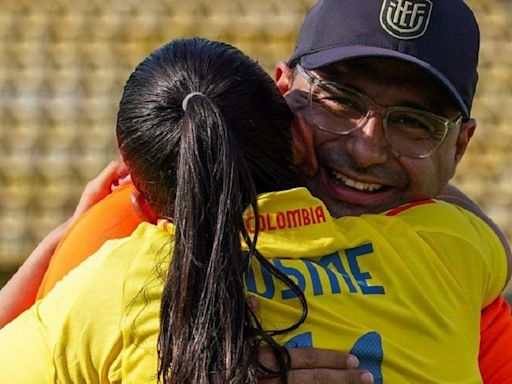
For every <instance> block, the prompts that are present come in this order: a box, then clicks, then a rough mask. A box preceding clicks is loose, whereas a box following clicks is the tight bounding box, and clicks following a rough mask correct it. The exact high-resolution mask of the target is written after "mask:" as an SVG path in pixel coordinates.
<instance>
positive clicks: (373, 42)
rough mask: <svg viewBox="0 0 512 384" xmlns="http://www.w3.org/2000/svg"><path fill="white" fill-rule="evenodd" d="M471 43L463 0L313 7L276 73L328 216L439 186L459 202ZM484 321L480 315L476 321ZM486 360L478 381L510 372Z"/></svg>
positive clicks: (382, 206)
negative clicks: (454, 185) (456, 187)
mask: <svg viewBox="0 0 512 384" xmlns="http://www.w3.org/2000/svg"><path fill="white" fill-rule="evenodd" d="M478 50H479V31H478V25H477V22H476V20H475V18H474V16H473V14H472V12H471V10H470V9H469V8H468V7H467V6H466V5H465V4H464V3H463V2H462V1H460V0H450V1H437V2H433V1H428V0H412V1H405V0H371V1H360V0H322V1H319V2H318V3H316V4H315V6H314V7H313V8H312V9H311V11H310V12H309V13H308V15H307V16H306V18H305V20H304V23H303V25H302V28H301V31H300V35H299V38H298V41H297V45H296V49H295V52H294V54H293V56H292V57H291V59H290V60H289V62H288V63H280V64H279V65H278V66H277V68H276V82H277V85H278V87H279V88H280V90H281V92H282V93H283V94H284V95H285V96H286V97H287V100H288V102H289V104H290V106H291V108H292V109H293V110H294V112H295V114H296V117H297V118H296V124H297V125H299V126H301V127H302V132H303V134H304V136H305V137H306V138H308V140H309V141H310V142H311V145H310V146H309V148H304V149H303V150H305V151H306V152H308V154H309V158H310V162H309V164H308V165H307V166H306V167H305V171H306V173H307V175H308V179H307V183H308V188H309V189H310V190H311V191H312V192H313V194H314V195H316V196H317V197H319V198H320V199H322V200H323V201H324V202H325V203H326V205H327V207H328V208H329V210H330V211H331V213H332V214H333V215H335V216H345V215H360V214H363V213H376V212H382V211H385V210H388V209H390V208H393V207H397V206H400V205H402V204H405V203H407V202H411V201H418V200H423V199H426V198H431V197H436V196H440V195H443V194H445V192H447V191H450V195H451V196H450V197H449V198H448V199H447V200H450V201H452V202H457V200H458V196H460V195H458V192H455V195H454V194H452V191H451V189H449V188H447V184H448V181H449V180H450V179H451V177H452V176H453V174H454V172H455V169H456V166H457V164H458V163H459V161H460V160H461V158H462V156H463V155H464V152H465V150H466V147H467V145H468V143H469V141H470V139H471V137H472V135H473V133H474V131H475V128H476V122H475V121H474V120H473V119H471V118H470V111H471V104H472V101H473V96H474V92H475V88H476V82H477V77H478V75H477V63H478ZM443 190H444V192H443ZM457 195H458V196H457ZM441 197H442V196H441ZM463 205H465V206H466V207H467V208H470V209H471V210H473V211H475V210H476V211H478V209H477V208H476V207H474V206H473V207H472V208H471V207H469V206H467V205H466V203H463ZM479 213H480V214H481V212H479ZM488 222H489V224H490V225H491V226H493V227H494V228H495V229H496V231H497V233H499V234H500V237H501V240H502V242H503V244H504V246H505V248H506V249H507V250H508V256H509V258H508V265H509V270H508V276H510V269H511V268H510V266H511V264H510V251H509V248H508V245H507V244H506V240H505V238H504V236H503V234H502V233H501V232H500V231H499V230H498V229H497V228H496V227H495V225H494V224H492V222H490V221H489V220H488ZM497 308H501V310H502V313H503V316H504V317H503V318H502V321H505V322H507V321H508V322H509V323H510V308H508V307H507V306H506V304H505V305H504V306H503V302H502V301H501V300H498V302H496V303H495V304H493V305H491V306H490V308H489V309H488V312H489V313H490V314H492V315H494V314H495V313H496V312H495V311H497ZM484 312H485V311H484ZM489 317H491V318H493V320H492V321H490V322H489V321H488V320H487V319H488V318H489ZM503 319H505V320H503ZM493 322H495V323H499V321H498V320H496V318H495V317H493V316H485V313H484V317H483V321H482V325H483V326H487V327H489V323H490V324H492V323H493ZM501 324H503V323H501ZM505 328H506V327H505ZM486 329H488V328H483V329H482V332H483V334H484V335H485V331H486ZM506 334H508V335H510V332H508V333H506ZM485 343H486V341H485V339H483V340H482V344H485ZM509 345H510V344H508V345H507V344H501V345H498V344H495V345H494V346H493V347H492V350H494V351H498V350H501V352H500V353H501V357H502V358H503V361H505V363H503V364H502V365H501V367H503V366H505V365H506V362H510V361H512V351H511V348H510V347H509ZM505 351H507V352H505ZM505 353H506V354H507V357H506V358H505V357H504V354H505ZM486 355H494V353H492V352H491V350H481V361H484V360H486V357H485V356H486ZM500 364H501V363H500ZM509 364H510V363H509ZM487 369H488V368H486V367H483V366H482V373H483V377H484V379H485V380H486V382H491V381H490V380H491V379H492V380H493V382H497V383H498V382H499V383H504V382H506V380H510V379H508V377H509V375H508V376H507V375H503V376H499V373H497V371H498V370H499V367H497V366H495V367H494V368H489V371H488V370H487Z"/></svg>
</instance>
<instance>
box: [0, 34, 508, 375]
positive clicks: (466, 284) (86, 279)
mask: <svg viewBox="0 0 512 384" xmlns="http://www.w3.org/2000/svg"><path fill="white" fill-rule="evenodd" d="M290 119H291V116H290V112H289V111H288V109H287V108H286V105H285V104H284V102H283V101H282V99H281V98H280V96H279V95H278V93H277V90H276V89H275V88H274V86H273V83H272V81H271V79H270V78H268V76H266V75H265V74H264V72H263V71H262V70H261V68H260V67H259V66H258V65H257V64H256V63H254V62H252V61H251V60H250V59H248V58H247V57H245V56H243V55H242V54H241V53H240V52H239V51H236V50H235V49H234V48H232V47H230V46H227V45H225V44H222V43H214V42H208V41H205V40H200V39H192V40H182V41H176V42H173V43H171V44H169V45H166V46H164V47H163V48H161V49H160V50H158V51H156V52H155V53H154V54H152V55H151V56H150V57H149V58H148V59H146V60H145V61H144V62H143V63H142V64H141V65H140V66H139V67H137V69H136V70H135V72H134V73H133V74H132V76H131V77H130V79H129V80H128V82H127V85H126V88H125V92H124V95H123V98H122V101H121V104H120V111H119V115H118V126H117V129H118V140H119V146H120V149H121V153H122V155H123V158H124V159H125V161H126V162H127V164H128V166H129V167H130V170H131V175H132V178H133V180H134V183H135V185H136V187H137V189H138V190H139V191H140V192H141V193H142V195H143V196H144V197H145V199H146V200H147V201H148V202H149V203H150V205H151V207H152V208H153V209H154V211H155V212H157V213H158V216H159V217H160V218H161V219H163V220H161V221H160V223H159V224H158V226H155V225H151V224H142V225H141V226H139V227H138V229H137V230H136V231H135V233H134V234H133V235H132V236H131V237H129V238H126V239H121V240H116V241H113V242H109V243H107V244H106V245H105V246H104V247H103V248H102V249H101V250H100V251H99V252H98V253H97V254H96V255H94V256H92V257H91V258H89V259H88V260H86V261H85V262H84V263H83V264H82V265H81V266H80V267H79V268H77V269H76V270H75V271H73V272H72V273H71V274H70V275H69V276H68V278H66V279H64V281H63V282H62V283H61V284H59V285H58V286H57V287H56V288H55V290H54V291H52V292H51V293H50V294H49V295H48V296H47V298H46V299H44V300H42V301H40V302H38V303H37V304H36V305H35V306H34V307H32V308H31V309H30V310H29V311H28V312H26V313H25V314H23V315H21V316H20V317H19V318H18V319H16V320H15V321H13V322H12V323H11V324H9V325H8V326H6V327H5V328H4V329H3V330H2V331H0V377H1V378H2V379H3V380H4V381H6V382H29V383H37V382H121V381H124V382H137V383H140V382H154V381H155V380H156V378H157V377H158V379H159V380H160V381H161V382H165V383H188V382H190V383H198V382H200V383H207V382H220V383H225V382H230V383H242V382H255V380H256V376H257V371H258V366H257V363H256V361H257V359H256V356H255V355H256V347H257V346H258V345H259V344H260V343H262V342H263V343H267V344H270V345H271V346H273V348H274V350H275V351H276V356H277V357H278V359H280V362H281V363H280V376H281V378H282V379H283V380H285V373H286V368H287V358H286V354H285V353H284V352H283V351H282V350H281V349H280V348H279V347H278V346H277V345H276V342H275V341H274V340H273V339H272V337H273V338H274V339H275V340H276V341H277V342H279V343H285V342H288V345H289V346H293V345H300V346H311V345H313V346H316V347H323V348H339V349H342V350H347V349H350V348H352V350H353V352H354V354H357V355H358V356H359V357H360V360H362V361H363V362H364V363H365V364H366V368H368V369H370V370H371V372H372V373H373V374H374V377H375V382H382V378H383V377H384V378H386V381H389V382H400V380H402V381H404V380H407V381H408V382H424V383H427V382H451V381H454V382H455V381H458V382H468V383H469V382H478V380H479V377H480V376H479V373H478V365H477V356H478V321H479V313H480V310H481V308H482V307H483V306H485V304H487V303H489V302H490V301H492V300H493V299H494V298H495V297H496V296H497V295H498V294H499V292H500V290H501V289H502V287H503V285H504V280H505V277H504V272H503V271H504V270H505V268H504V265H505V257H504V255H503V249H502V247H501V245H500V243H499V240H498V239H497V238H496V236H495V235H494V233H493V232H492V231H491V230H490V229H489V228H488V227H487V226H486V225H485V224H484V223H483V222H481V221H480V220H478V219H477V218H476V217H474V216H472V215H471V214H469V213H467V212H465V211H462V210H459V209H457V208H454V207H452V206H450V205H447V204H443V203H437V202H433V201H428V202H424V204H422V205H419V206H408V207H403V208H402V209H400V210H397V211H393V212H389V213H388V215H367V216H364V217H361V218H356V217H352V218H346V219H341V220H333V219H332V218H331V217H330V216H329V214H328V212H327V210H326V209H325V206H324V205H323V204H322V203H321V202H320V201H318V200H316V199H314V198H313V197H311V196H310V195H309V194H308V192H307V191H306V190H305V189H302V188H296V189H291V190H287V191H281V190H283V189H287V188H293V187H296V186H298V185H300V180H299V178H298V177H297V176H296V174H295V172H294V170H293V167H292V165H291V164H292V153H291V149H290V148H291V147H290V141H291V136H290V131H289V128H288V127H289V123H290ZM271 191H280V192H271ZM265 192H267V193H265ZM256 194H262V195H260V196H259V198H258V200H257V201H258V204H256ZM247 206H250V207H251V208H250V209H249V210H247V211H245V208H246V207H247ZM427 212H430V216H427V217H428V218H429V219H428V220H425V215H426V213H427ZM432 212H434V214H432ZM420 218H421V219H422V220H419V219H420ZM171 223H173V224H171ZM452 227H456V228H457V229H458V230H457V232H456V233H455V232H453V231H450V228H452ZM390 233H392V234H393V236H392V238H391V237H390V238H388V234H390ZM239 234H242V236H241V237H240V236H239ZM256 244H257V245H258V251H256V249H255V245H256ZM446 244H450V245H451V247H448V248H446V247H445V245H446ZM241 249H243V250H245V253H244V255H245V256H244V257H241V256H240V255H241V252H240V251H241ZM404 253H405V254H406V255H407V257H404ZM261 255H264V256H265V258H264V257H262V256H261ZM171 260H172V262H171ZM412 265H414V268H412V267H411V266H412ZM390 266H393V268H391V267H390ZM409 267H411V268H409ZM412 270H414V271H418V270H420V271H422V273H420V274H418V275H415V274H413V273H411V271H412ZM287 276H290V277H291V278H292V279H291V280H290V278H288V277H287ZM164 280H165V283H164ZM244 281H245V282H246V284H247V287H248V290H249V291H251V292H253V293H254V294H256V295H259V296H260V297H261V305H260V308H259V309H258V316H257V317H255V316H254V314H253V312H252V311H251V309H250V308H248V307H247V305H246V300H245V292H244ZM423 284H425V285H423ZM427 284H428V285H427ZM297 285H298V286H299V288H300V289H298V288H297ZM425 287H428V289H429V291H426V289H425ZM303 292H304V294H306V296H307V297H308V306H309V307H310V314H309V315H307V311H306V308H307V307H306V302H305V300H304V294H303ZM361 303H363V305H361ZM391 308H392V309H393V310H391ZM57 309H60V310H57ZM159 316H160V322H159V321H158V318H159ZM259 322H261V324H262V327H260V326H259ZM404 324H405V325H407V327H404ZM262 328H263V329H265V331H266V332H264V331H263V330H262ZM412 336H413V337H412ZM414 338H416V340H414ZM20 340H21V342H20ZM157 345H158V348H157V350H158V352H156V351H155V346H157ZM461 345H462V347H461ZM454 350H455V351H456V352H455V353H454ZM454 357H456V358H457V359H458V360H459V361H457V363H458V369H457V372H451V371H453V369H452V368H453V366H454V365H453V361H451V360H450V358H451V359H453V358H454ZM157 362H158V363H157ZM450 370H451V371H450Z"/></svg>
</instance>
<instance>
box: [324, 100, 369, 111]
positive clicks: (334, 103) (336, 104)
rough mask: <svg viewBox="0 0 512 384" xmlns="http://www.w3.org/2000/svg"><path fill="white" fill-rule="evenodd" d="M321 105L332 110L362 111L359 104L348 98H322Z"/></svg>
mask: <svg viewBox="0 0 512 384" xmlns="http://www.w3.org/2000/svg"><path fill="white" fill-rule="evenodd" d="M322 103H323V104H325V105H326V106H327V107H329V108H331V109H333V110H343V111H347V110H348V111H358V112H360V111H362V107H361V105H360V103H358V102H357V101H356V100H354V99H351V98H349V97H342V96H329V97H325V98H323V99H322Z"/></svg>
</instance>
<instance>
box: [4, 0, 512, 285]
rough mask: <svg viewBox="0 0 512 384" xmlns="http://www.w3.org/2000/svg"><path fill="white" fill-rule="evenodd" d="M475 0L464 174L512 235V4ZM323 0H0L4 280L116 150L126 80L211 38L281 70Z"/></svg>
mask: <svg viewBox="0 0 512 384" xmlns="http://www.w3.org/2000/svg"><path fill="white" fill-rule="evenodd" d="M362 1H363V0H362ZM467 2H468V3H469V4H470V6H472V8H473V9H474V11H475V14H476V16H477V18H478V19H479V21H480V26H481V33H482V47H481V58H480V62H481V65H480V83H479V87H478V90H477V98H476V100H475V104H474V110H473V112H474V117H475V118H477V120H478V122H479V127H478V130H477V133H476V135H475V137H474V139H473V141H472V143H471V145H470V149H469V153H468V154H467V155H466V157H465V158H464V160H463V162H462V164H461V166H460V168H459V171H458V175H457V177H456V179H455V181H456V184H458V185H459V186H460V187H461V188H462V189H463V190H464V191H465V192H467V193H468V194H469V195H470V196H472V197H473V198H474V199H475V200H476V201H477V202H478V203H479V204H481V206H482V207H483V208H484V210H485V211H486V212H487V213H488V214H489V215H490V216H491V217H492V218H493V219H494V220H495V221H496V222H497V223H498V224H499V225H500V226H501V227H502V228H503V230H504V231H505V232H506V234H507V236H508V238H509V239H512V216H511V212H512V171H511V169H510V168H511V167H512V151H510V150H509V149H508V148H509V146H510V144H511V143H512V129H511V128H510V127H509V126H508V125H509V124H510V123H509V122H510V121H512V30H511V28H510V25H511V21H512V1H510V0H469V1H467ZM312 3H313V1H312V0H262V1H241V0H216V1H211V0H188V1H156V0H149V1H145V2H140V1H134V0H124V1H109V0H105V1H97V0H92V1H77V0H75V1H73V0H46V1H44V0H43V1H24V0H0V39H1V41H2V44H1V45H0V285H1V284H2V279H5V278H7V277H8V276H10V275H11V274H12V273H13V271H14V270H15V269H16V268H17V267H18V266H19V264H20V263H22V262H23V260H24V259H25V257H26V256H27V255H28V254H29V253H30V251H31V250H32V248H33V247H34V246H35V244H37V243H38V242H39V241H40V240H41V239H42V237H43V236H44V234H46V233H47V232H48V231H49V230H50V229H52V228H53V227H55V226H56V225H57V224H59V223H60V222H62V221H64V219H66V218H67V217H68V216H69V215H70V213H71V211H72V210H73V208H74V206H75V204H76V202H77V199H78V196H79V195H80V192H81V190H82V188H83V186H84V185H85V183H86V181H87V180H89V179H90V178H92V177H93V176H94V175H96V174H97V173H98V172H99V171H100V170H101V169H102V168H103V167H104V166H105V165H106V164H107V162H108V161H109V160H110V159H111V158H113V157H114V156H116V147H115V140H114V127H115V114H116V111H117V103H118V101H119V98H120V95H121V92H122V86H123V84H124V82H125V80H126V79H127V78H128V76H129V74H130V73H131V71H132V70H133V68H134V67H135V65H136V64H137V63H139V62H140V61H141V60H142V59H143V58H144V57H145V56H146V55H147V54H148V53H149V52H151V51H153V50H154V49H155V48H157V47H158V46H160V45H162V44H163V43H165V42H167V41H168V40H170V39H173V38H176V37H184V36H204V37H208V38H213V39H219V40H224V41H227V42H230V43H232V44H234V45H236V46H237V47H239V48H241V49H242V50H244V51H245V52H247V53H248V54H249V55H251V56H253V57H255V58H257V59H258V60H259V62H260V63H261V64H262V65H263V66H264V67H265V68H266V69H267V70H268V71H269V73H272V71H273V67H274V65H275V63H277V62H278V61H279V60H286V59H287V58H288V56H289V55H290V54H291V52H292V51H293V47H294V41H295V37H296V34H297V32H298V28H299V25H300V23H301V21H302V18H303V17H304V14H305V13H306V11H307V9H308V8H309V7H310V5H311V4H312ZM508 292H510V293H512V287H509V290H508Z"/></svg>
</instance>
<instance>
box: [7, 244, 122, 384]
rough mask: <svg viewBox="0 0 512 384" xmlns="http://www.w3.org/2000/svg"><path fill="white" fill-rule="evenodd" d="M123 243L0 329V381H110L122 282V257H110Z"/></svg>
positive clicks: (109, 248) (104, 252)
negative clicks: (99, 379)
mask: <svg viewBox="0 0 512 384" xmlns="http://www.w3.org/2000/svg"><path fill="white" fill-rule="evenodd" d="M126 241H127V240H126V239H122V240H116V241H111V242H109V243H107V244H105V245H104V246H103V247H102V248H101V249H100V250H99V251H98V252H97V253H96V254H95V255H94V256H92V257H90V258H89V259H88V260H86V262H84V263H82V264H81V265H80V267H78V268H76V269H75V270H73V271H72V273H70V274H69V275H68V276H66V278H65V279H63V280H62V281H61V282H60V283H59V284H58V285H57V286H56V287H55V289H54V290H52V292H51V293H50V294H49V295H48V296H47V297H45V298H44V299H43V300H40V301H38V302H36V303H35V304H34V305H33V306H32V307H31V308H30V309H28V310H27V311H26V312H24V313H23V314H21V315H20V316H19V317H18V318H16V319H15V320H13V321H12V322H11V323H9V324H8V325H6V326H5V327H4V328H2V329H1V330H0V382H2V383H19V384H23V383H27V384H38V383H57V382H59V383H60V382H64V383H86V382H87V383H89V382H98V377H101V378H102V379H104V380H102V381H101V382H110V378H111V376H113V375H114V376H115V372H116V367H115V365H116V362H115V361H113V360H112V356H114V355H113V354H112V351H113V350H114V349H115V348H119V343H120V340H121V338H120V337H119V332H116V327H118V322H119V316H120V315H119V310H120V308H121V301H122V286H123V280H124V279H123V273H122V269H123V259H122V258H121V257H116V258H115V260H114V259H113V256H115V255H116V250H118V249H120V247H122V246H123V244H124V243H125V242H126ZM117 256H119V255H117ZM126 263H128V264H129V260H128V259H127V258H125V262H124V264H126ZM113 271H115V272H116V273H113ZM100 318H101V321H97V320H96V319H100Z"/></svg>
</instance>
